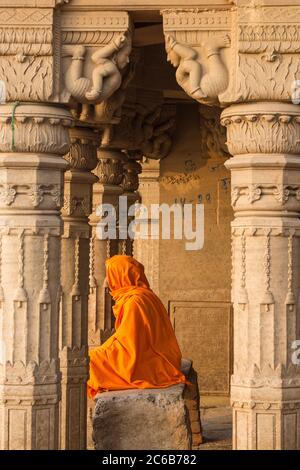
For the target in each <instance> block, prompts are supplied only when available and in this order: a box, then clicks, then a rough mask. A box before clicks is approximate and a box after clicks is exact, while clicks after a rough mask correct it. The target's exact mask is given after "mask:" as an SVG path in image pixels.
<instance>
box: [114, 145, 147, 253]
mask: <svg viewBox="0 0 300 470" xmlns="http://www.w3.org/2000/svg"><path fill="white" fill-rule="evenodd" d="M127 155H128V160H127V161H126V162H125V163H124V165H123V167H124V175H123V181H122V188H123V191H124V193H123V196H124V197H126V199H127V207H128V209H129V208H130V207H131V206H133V205H134V204H135V203H136V202H137V201H138V200H139V195H138V193H137V189H138V187H139V173H141V171H142V167H141V164H140V163H139V162H138V160H139V159H140V158H141V155H140V153H139V152H129V153H128V154H127ZM133 220H134V214H132V215H130V216H128V220H127V224H126V227H119V230H120V229H121V231H123V230H124V236H125V234H126V238H123V239H121V240H119V253H120V254H122V255H130V256H133V239H132V238H130V237H129V236H128V226H129V224H130V223H131V222H132V221H133ZM122 229H123V230H122Z"/></svg>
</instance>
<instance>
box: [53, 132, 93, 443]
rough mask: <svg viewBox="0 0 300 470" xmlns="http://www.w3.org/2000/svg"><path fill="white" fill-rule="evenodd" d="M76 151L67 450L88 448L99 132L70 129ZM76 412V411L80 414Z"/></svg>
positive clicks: (65, 261)
mask: <svg viewBox="0 0 300 470" xmlns="http://www.w3.org/2000/svg"><path fill="white" fill-rule="evenodd" d="M70 140H71V147H70V151H69V153H68V154H67V155H66V156H65V158H66V160H67V161H68V162H69V165H70V168H69V170H68V171H66V173H65V183H64V206H63V209H62V218H63V221H64V233H63V236H62V245H61V249H62V253H61V310H60V328H61V331H60V363H61V372H62V401H61V413H60V432H61V435H60V446H61V449H77V450H78V449H86V411H87V399H86V381H87V378H88V338H87V328H88V293H89V245H90V235H91V229H90V225H89V223H88V217H89V215H90V213H91V211H92V188H93V184H94V183H95V182H96V181H97V177H96V176H95V175H93V174H92V173H91V170H93V169H94V168H95V166H96V165H97V145H98V141H97V134H95V133H94V132H92V131H91V130H89V129H84V128H80V127H77V128H74V129H71V130H70ZM75 410H76V411H75Z"/></svg>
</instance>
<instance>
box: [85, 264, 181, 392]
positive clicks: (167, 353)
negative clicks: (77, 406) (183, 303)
mask: <svg viewBox="0 0 300 470" xmlns="http://www.w3.org/2000/svg"><path fill="white" fill-rule="evenodd" d="M106 277H107V282H108V286H109V288H110V291H111V294H112V296H113V298H114V300H115V305H114V307H113V312H114V315H115V317H116V322H115V330H116V332H115V333H114V334H113V335H112V336H111V337H110V338H109V339H108V340H107V341H106V342H105V343H104V344H102V345H101V346H99V347H98V348H95V349H92V350H91V351H90V379H89V381H88V393H89V396H91V397H93V396H95V394H96V393H97V392H102V391H104V390H122V389H127V388H160V387H169V386H170V385H173V384H176V383H185V377H184V375H183V374H182V372H181V371H180V360H181V353H180V349H179V346H178V344H177V340H176V337H175V333H174V330H173V328H172V325H171V322H170V320H169V317H168V313H167V311H166V309H165V307H164V306H163V304H162V303H161V301H160V300H159V298H158V297H157V296H156V295H155V294H154V292H153V291H152V290H151V289H150V287H149V283H148V281H147V278H146V276H145V273H144V267H143V265H142V264H141V263H139V262H138V261H136V260H135V259H134V258H132V257H131V256H125V255H116V256H113V257H112V258H110V259H108V260H107V261H106Z"/></svg>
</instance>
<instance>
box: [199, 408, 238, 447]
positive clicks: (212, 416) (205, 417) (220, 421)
mask: <svg viewBox="0 0 300 470" xmlns="http://www.w3.org/2000/svg"><path fill="white" fill-rule="evenodd" d="M201 422H202V427H203V434H204V442H203V444H201V445H200V447H199V450H231V448H232V443H231V438H232V409H231V408H230V407H211V408H201Z"/></svg>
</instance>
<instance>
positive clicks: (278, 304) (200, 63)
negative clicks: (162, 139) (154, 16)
mask: <svg viewBox="0 0 300 470" xmlns="http://www.w3.org/2000/svg"><path fill="white" fill-rule="evenodd" d="M234 4H235V5H234V6H228V7H226V9H224V10H223V9H222V10H217V11H214V10H213V9H205V10H203V11H202V10H201V9H197V10H194V11H192V10H191V11H182V12H177V11H168V10H167V11H165V12H163V17H164V31H165V36H166V49H167V53H168V59H169V60H170V62H171V63H172V64H173V65H174V66H175V67H176V69H177V70H176V78H177V81H178V83H179V84H180V85H181V87H182V88H183V89H184V90H185V92H186V93H187V94H188V95H190V96H191V97H193V98H194V99H196V100H197V101H198V102H200V103H202V104H216V105H218V104H221V106H222V107H226V106H229V107H228V108H227V109H226V110H225V111H223V113H222V123H223V124H224V125H225V126H226V127H227V135H228V148H229V151H230V153H231V154H232V155H234V157H233V158H232V159H230V160H229V161H228V162H227V163H226V166H227V168H229V169H230V170H231V174H232V205H233V208H234V211H235V220H234V222H233V224H232V232H233V233H232V256H233V283H232V300H233V303H234V374H233V377H232V384H231V385H232V387H231V389H232V391H231V395H232V406H233V420H234V430H233V447H234V448H235V449H299V448H300V372H299V367H298V368H297V366H296V365H294V364H293V363H292V357H293V353H294V350H293V347H292V345H293V341H294V340H296V339H297V327H298V328H299V295H298V290H299V282H300V272H299V269H300V267H299V261H298V259H299V251H300V246H299V236H300V230H299V228H300V226H299V215H300V214H299V211H300V197H299V189H300V186H299V185H300V173H299V168H300V166H299V165H300V163H299V162H300V157H299V155H300V147H299V132H300V127H299V124H300V119H299V118H300V115H299V107H298V106H296V105H293V104H291V103H292V99H293V98H298V97H299V90H298V88H299V86H298V85H299V84H298V82H297V77H298V70H299V63H300V62H299V59H300V57H299V36H300V23H299V17H300V16H299V15H300V9H299V5H285V6H283V5H282V4H279V3H278V2H277V1H276V0H274V1H272V0H270V1H268V2H244V1H243V0H237V1H235V2H234ZM208 30H210V31H208ZM237 103H243V104H237ZM297 317H298V318H297ZM297 322H298V325H297Z"/></svg>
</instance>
